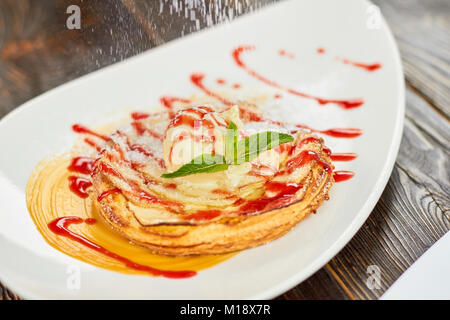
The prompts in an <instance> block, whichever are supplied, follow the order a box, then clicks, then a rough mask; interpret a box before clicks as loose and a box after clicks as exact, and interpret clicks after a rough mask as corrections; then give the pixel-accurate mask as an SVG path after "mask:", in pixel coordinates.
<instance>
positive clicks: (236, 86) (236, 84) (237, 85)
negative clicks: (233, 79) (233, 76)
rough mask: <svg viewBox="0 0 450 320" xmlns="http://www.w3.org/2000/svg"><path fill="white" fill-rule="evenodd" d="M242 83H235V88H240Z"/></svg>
mask: <svg viewBox="0 0 450 320" xmlns="http://www.w3.org/2000/svg"><path fill="white" fill-rule="evenodd" d="M240 88H241V85H240V84H239V83H235V84H233V89H240Z"/></svg>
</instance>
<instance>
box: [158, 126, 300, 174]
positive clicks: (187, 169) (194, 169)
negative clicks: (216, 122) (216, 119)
mask: <svg viewBox="0 0 450 320" xmlns="http://www.w3.org/2000/svg"><path fill="white" fill-rule="evenodd" d="M292 141H294V137H293V136H291V135H290V134H286V133H280V132H275V131H266V132H260V133H256V134H253V135H251V136H250V137H246V138H244V139H242V140H239V132H238V129H237V126H236V124H234V123H233V122H232V121H230V123H229V125H228V129H227V133H226V135H225V156H223V155H218V154H202V155H200V156H198V157H195V158H194V159H192V160H191V162H189V163H187V164H185V165H183V166H181V167H180V168H179V169H178V170H176V171H174V172H170V173H164V174H163V175H161V177H163V178H177V177H184V176H188V175H191V174H196V173H208V172H218V171H225V170H227V169H228V167H229V166H230V165H233V164H236V165H238V164H242V163H244V162H250V161H252V160H253V159H255V158H256V157H257V156H258V155H259V154H261V153H262V152H264V151H267V150H270V149H272V148H275V147H277V146H279V145H282V144H284V143H288V142H292Z"/></svg>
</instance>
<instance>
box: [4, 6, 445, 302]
mask: <svg viewBox="0 0 450 320" xmlns="http://www.w3.org/2000/svg"><path fill="white" fill-rule="evenodd" d="M271 2H274V1H271V0H265V1H261V0H249V1H237V2H236V1H230V3H231V6H230V7H229V8H224V3H225V0H223V1H212V0H211V1H208V0H205V1H199V2H198V3H199V4H201V5H198V6H184V3H183V2H182V1H178V2H177V3H176V4H175V3H174V2H173V1H165V0H160V1H153V0H120V1H119V0H115V1H97V0H93V1H88V2H86V1H84V2H81V1H75V0H71V1H54V2H47V1H32V0H3V1H1V2H0V117H1V116H3V115H4V114H6V113H7V112H9V111H10V110H12V109H13V108H15V107H17V106H18V105H20V104H21V103H23V102H24V101H26V100H29V99H31V98H32V97H34V96H36V95H38V94H40V93H42V92H44V91H47V90H49V89H50V88H53V87H55V86H57V85H59V84H61V83H64V82H66V81H69V80H71V79H74V78H76V77H79V76H81V75H83V74H85V73H88V72H91V71H94V70H96V69H99V68H102V67H104V66H106V65H109V64H111V63H114V62H117V61H120V60H123V59H125V58H127V57H130V56H132V55H135V54H137V53H140V52H142V51H144V50H147V49H149V48H152V47H154V46H156V45H159V44H161V43H164V42H166V41H169V40H172V39H175V38H177V37H180V36H183V35H186V34H188V33H190V32H195V31H197V30H199V29H202V28H205V27H208V26H210V25H213V24H215V23H221V22H224V21H228V20H231V19H233V18H234V17H236V16H238V15H241V14H244V13H247V12H250V11H252V10H257V9H258V8H260V7H262V6H264V5H267V4H270V3H271ZM374 2H375V3H376V4H377V5H379V6H380V8H381V10H382V12H383V14H384V16H385V18H386V20H387V22H388V23H389V25H390V26H391V28H392V30H393V33H394V35H395V37H396V39H397V42H398V44H399V48H400V51H401V54H402V59H403V66H404V71H405V77H406V84H407V95H406V101H407V103H406V120H405V128H404V133H403V139H402V143H401V146H400V152H399V156H398V159H397V161H396V165H395V167H394V170H393V173H392V176H391V178H390V180H389V183H388V185H387V187H386V189H385V190H384V192H383V195H382V196H381V198H380V200H379V202H378V204H377V205H376V207H375V209H374V210H373V212H372V214H371V215H370V217H369V219H368V220H367V221H366V223H365V224H364V225H363V227H362V228H361V229H360V231H359V232H358V233H357V234H356V236H355V237H354V238H353V239H352V240H351V241H350V242H349V244H348V245H347V246H346V247H345V248H344V249H343V250H342V251H341V252H340V253H339V254H338V255H336V257H334V258H333V259H332V260H331V261H330V262H329V263H328V264H327V265H326V266H325V267H324V268H322V269H321V270H319V271H318V272H317V273H316V274H314V275H313V276H311V277H310V278H309V279H307V280H306V281H304V282H303V283H301V284H300V285H298V286H297V287H295V288H294V289H292V290H290V291H288V292H286V293H285V294H283V295H281V296H280V297H278V299H376V298H378V297H380V296H381V295H382V294H383V292H384V291H386V289H387V288H388V287H389V286H390V285H391V284H392V283H393V282H394V281H395V280H396V279H397V278H398V277H399V276H400V275H401V274H402V273H403V272H404V271H405V270H406V269H407V268H408V267H409V266H410V265H411V264H412V263H413V262H414V261H415V260H417V259H418V258H419V257H420V256H421V255H422V254H423V253H424V252H425V251H426V250H427V249H428V248H429V247H430V246H431V245H432V244H433V243H434V242H436V241H437V240H438V239H439V238H440V237H441V236H442V235H443V234H444V233H445V232H447V231H448V230H449V229H450V201H449V194H450V184H449V180H450V179H449V176H450V171H449V170H450V169H449V168H450V164H449V154H450V150H449V145H450V144H449V141H450V124H449V116H450V96H449V95H450V90H449V89H450V88H449V87H450V77H449V74H450V61H449V54H448V53H449V52H450V40H449V34H450V2H449V1H447V0H430V1H420V0H408V1H398V0H389V1H387V0H384V1H381V0H376V1H374ZM239 3H240V4H239ZM69 4H78V5H80V7H81V8H82V12H83V22H82V24H83V28H82V30H79V31H78V30H67V29H66V28H65V27H64V24H65V19H66V15H65V9H66V7H67V6H68V5H69ZM370 265H377V266H378V267H379V268H380V271H381V288H380V289H377V290H370V289H369V288H368V287H367V285H366V280H367V277H368V274H367V273H366V271H367V267H368V266H370ZM0 293H1V295H0V297H1V298H2V299H16V298H18V297H17V296H15V295H14V294H12V293H11V292H9V291H8V290H7V289H6V288H5V287H3V286H1V284H0Z"/></svg>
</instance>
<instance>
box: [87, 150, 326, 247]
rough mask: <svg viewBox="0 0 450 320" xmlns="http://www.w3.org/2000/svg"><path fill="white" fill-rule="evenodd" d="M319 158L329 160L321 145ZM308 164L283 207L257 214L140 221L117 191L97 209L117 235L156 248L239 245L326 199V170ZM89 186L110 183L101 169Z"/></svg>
mask: <svg viewBox="0 0 450 320" xmlns="http://www.w3.org/2000/svg"><path fill="white" fill-rule="evenodd" d="M322 147H323V146H321V148H320V149H322ZM321 158H323V159H325V160H326V161H327V162H328V163H330V160H329V158H328V156H327V155H326V154H325V153H324V152H323V151H322V150H321ZM308 165H309V166H310V170H309V173H308V174H307V175H306V176H305V178H304V179H303V181H302V184H303V189H302V191H303V192H302V195H301V198H300V199H299V200H298V201H297V202H296V203H294V204H291V205H289V206H287V207H282V208H277V209H273V210H270V211H267V212H263V213H259V214H254V215H248V216H238V217H234V218H233V217H232V218H230V217H225V218H223V219H219V220H214V221H211V222H209V223H203V224H198V225H175V226H170V225H161V226H143V225H141V224H140V223H139V222H138V220H137V219H136V218H135V217H134V215H133V212H132V211H131V210H130V209H129V207H128V205H127V199H126V198H125V196H124V195H122V194H113V195H111V196H108V197H105V198H103V199H101V201H99V202H98V204H99V209H100V210H99V211H100V214H101V215H102V217H103V218H104V219H105V220H106V221H107V223H108V224H109V225H110V226H111V227H112V228H113V229H114V230H116V231H117V232H119V233H120V234H121V235H122V236H124V237H126V238H128V239H129V240H131V241H132V242H134V243H136V244H138V245H141V246H144V247H147V248H149V249H151V250H152V251H154V252H157V253H160V254H167V255H194V254H199V255H206V254H220V253H225V252H232V251H238V250H243V249H246V248H251V247H255V246H258V245H261V244H264V243H267V242H269V241H272V240H275V239H277V238H279V237H281V236H282V235H284V234H285V233H287V232H288V231H289V230H290V229H291V228H293V227H294V226H295V225H296V224H297V223H298V222H300V221H301V220H302V219H303V218H305V217H306V216H308V215H309V214H310V213H314V212H315V211H316V210H317V208H318V207H319V206H320V205H321V203H322V201H323V200H327V199H328V191H329V189H330V187H331V185H332V183H333V177H332V174H331V173H330V172H328V171H326V170H325V169H324V167H323V166H322V165H320V164H319V163H317V162H312V163H311V164H308ZM93 186H94V189H95V194H96V195H99V194H101V193H102V192H104V191H106V190H110V189H112V188H114V186H113V185H112V184H111V182H110V181H109V180H108V178H107V176H106V175H103V174H97V175H94V176H93Z"/></svg>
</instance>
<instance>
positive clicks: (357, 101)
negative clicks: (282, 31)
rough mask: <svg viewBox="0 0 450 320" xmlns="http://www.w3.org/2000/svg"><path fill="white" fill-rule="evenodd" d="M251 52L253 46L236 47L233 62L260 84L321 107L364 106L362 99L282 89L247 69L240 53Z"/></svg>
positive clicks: (347, 107)
mask: <svg viewBox="0 0 450 320" xmlns="http://www.w3.org/2000/svg"><path fill="white" fill-rule="evenodd" d="M251 50H255V47H254V46H240V47H237V48H236V49H234V50H233V58H234V61H235V62H236V64H237V65H238V66H239V67H240V68H242V69H244V70H245V71H246V72H247V73H248V74H249V75H251V76H252V77H254V78H256V79H258V80H260V81H261V82H264V83H265V84H267V85H269V86H272V87H275V88H277V89H281V90H284V91H286V92H288V93H290V94H292V95H296V96H298V97H302V98H307V99H313V100H315V101H317V102H318V103H319V104H321V105H325V104H329V103H333V104H337V105H338V106H340V107H342V108H344V109H353V108H357V107H360V106H362V105H363V104H364V101H363V100H362V99H350V100H339V99H327V98H320V97H316V96H313V95H310V94H307V93H303V92H300V91H297V90H294V89H291V88H287V87H283V86H282V85H280V84H278V83H277V82H275V81H272V80H270V79H268V78H266V77H264V76H262V75H261V74H259V73H258V72H256V71H255V70H253V69H251V68H250V67H248V66H247V65H246V64H245V62H244V60H243V59H242V53H243V52H244V51H251Z"/></svg>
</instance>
